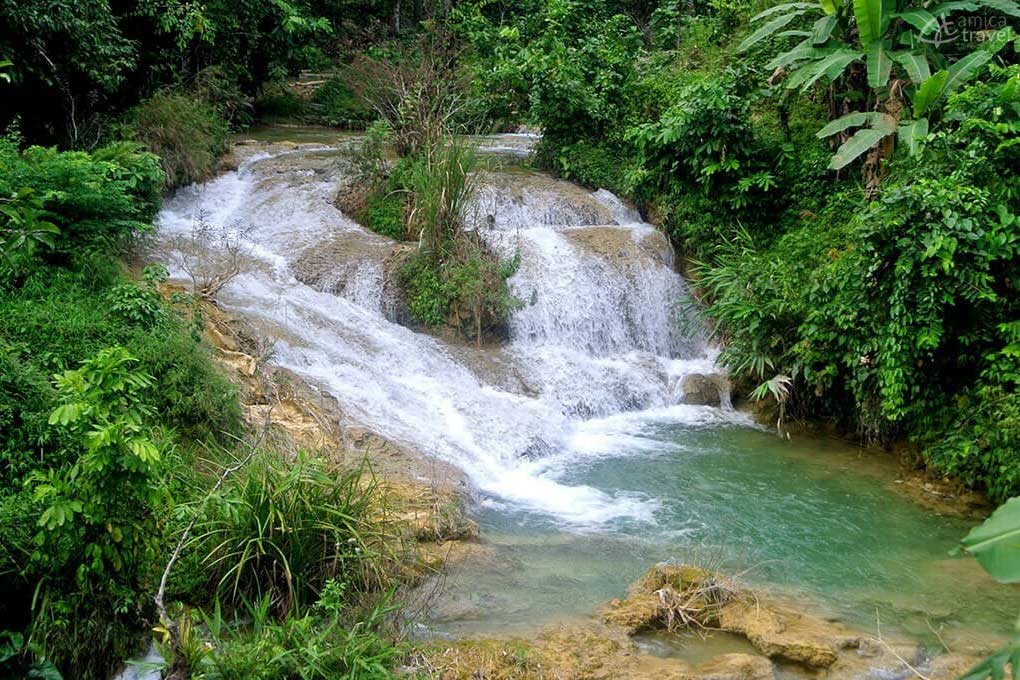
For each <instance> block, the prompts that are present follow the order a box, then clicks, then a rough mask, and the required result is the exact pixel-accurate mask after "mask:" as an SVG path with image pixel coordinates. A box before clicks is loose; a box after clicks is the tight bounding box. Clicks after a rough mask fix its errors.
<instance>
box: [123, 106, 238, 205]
mask: <svg viewBox="0 0 1020 680" xmlns="http://www.w3.org/2000/svg"><path fill="white" fill-rule="evenodd" d="M122 132H123V134H124V135H125V136H127V137H130V138H132V139H135V140H138V141H139V142H141V143H142V144H144V145H145V148H146V149H148V150H149V151H151V152H152V153H154V154H156V155H157V156H159V158H160V160H161V161H162V164H163V172H164V173H165V175H166V179H165V182H164V186H165V188H166V189H173V188H175V187H179V186H184V185H185V184H192V183H194V182H200V181H203V180H206V179H209V177H211V176H212V173H213V171H214V170H215V168H216V159H217V157H218V156H219V155H220V154H221V153H223V152H224V151H226V149H227V137H228V134H229V132H230V130H229V127H228V126H227V123H226V121H225V120H223V118H222V117H221V115H220V111H218V110H217V108H216V106H214V105H213V104H210V103H208V102H205V101H203V100H202V99H201V98H199V97H198V96H197V95H194V94H185V93H179V92H172V91H168V90H165V91H162V92H158V93H157V94H155V95H153V96H152V97H150V98H148V99H145V100H143V101H141V102H140V103H138V104H137V105H135V106H134V107H132V108H131V110H129V111H128V112H127V114H126V116H125V120H124V123H123V126H122Z"/></svg>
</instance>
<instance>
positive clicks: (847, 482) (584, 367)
mask: <svg viewBox="0 0 1020 680" xmlns="http://www.w3.org/2000/svg"><path fill="white" fill-rule="evenodd" d="M527 142H528V139H527V138H526V137H521V136H512V137H509V138H505V139H502V138H500V139H495V140H493V139H489V140H482V141H481V146H480V150H484V149H485V148H489V149H490V150H494V151H498V152H500V153H504V154H509V155H514V156H516V155H520V154H521V149H522V148H524V147H525V146H526V144H527ZM263 148H265V147H263ZM345 155H346V152H345V151H344V150H343V149H342V148H318V149H317V148H313V147H311V146H310V145H309V146H307V147H305V148H297V149H294V148H290V149H287V150H280V149H279V148H278V147H276V148H275V150H272V152H271V153H269V152H262V153H259V154H249V157H248V158H247V160H245V161H244V162H243V163H242V164H241V165H240V167H239V169H238V170H237V171H236V172H230V173H227V174H225V175H223V176H221V177H219V178H218V179H216V180H214V181H212V182H209V183H207V184H205V185H202V186H196V187H190V188H186V189H183V190H181V191H180V192H178V193H177V195H176V196H175V197H174V198H173V199H171V200H170V201H168V202H167V203H166V205H165V207H164V209H163V211H162V213H161V214H160V216H159V227H160V229H159V233H158V236H157V242H158V247H159V249H160V250H161V251H162V252H161V253H160V256H161V257H162V258H164V259H168V260H169V261H170V262H171V263H172V262H175V261H177V262H180V261H181V260H180V257H179V253H177V252H176V251H181V252H182V253H186V254H190V255H195V254H196V252H201V251H209V250H212V251H215V250H216V249H217V247H218V246H217V244H216V243H194V242H189V241H188V236H189V235H191V234H192V232H193V230H194V227H195V223H196V221H198V222H207V223H209V224H213V225H220V226H222V227H225V228H227V229H228V230H231V231H232V232H233V233H234V234H235V235H236V236H237V237H238V238H242V239H243V240H244V242H245V245H246V247H245V249H244V250H245V252H246V253H247V255H246V257H247V260H246V263H245V264H246V266H245V268H244V270H243V273H242V274H241V275H239V276H238V277H236V278H235V279H234V280H232V281H231V282H230V283H229V284H228V285H227V286H226V287H225V288H223V290H222V291H221V292H220V295H219V299H220V302H221V303H222V304H223V305H224V306H225V307H227V308H228V309H230V310H233V311H235V312H237V313H240V314H242V315H244V316H245V317H246V318H247V319H249V320H250V321H252V322H253V323H254V324H256V325H257V326H258V328H259V330H260V332H262V333H264V334H265V335H266V336H267V337H269V338H272V339H274V340H275V343H276V344H275V347H274V351H273V354H272V361H274V362H275V363H277V364H279V365H281V366H284V367H286V368H288V369H290V370H292V371H294V372H295V373H297V374H299V375H301V376H303V377H305V378H307V379H308V380H310V381H312V382H315V383H317V384H319V385H321V386H322V387H323V388H324V389H325V390H327V391H329V392H330V393H332V394H333V395H334V396H335V397H336V398H337V400H338V401H339V403H340V404H341V405H342V407H343V410H344V412H345V414H347V416H348V417H350V418H351V419H352V420H354V421H355V422H357V423H360V424H363V425H366V426H368V427H370V428H371V429H373V430H376V431H378V432H379V433H381V434H383V435H385V436H387V437H389V438H391V439H394V440H398V441H401V442H404V443H407V444H409V445H410V446H412V447H414V448H416V449H417V450H419V451H421V452H422V453H425V454H428V455H431V456H435V457H438V458H440V459H443V460H445V461H448V462H450V463H452V464H453V465H455V466H457V467H458V468H460V469H461V470H463V472H464V473H465V475H466V477H467V478H468V479H469V480H470V481H471V483H472V484H473V486H474V487H475V488H476V489H477V490H478V491H479V497H480V500H481V502H480V503H479V504H478V505H477V506H476V507H475V512H476V518H477V519H478V520H479V522H480V524H481V525H482V527H483V535H484V536H485V539H486V541H487V543H488V545H489V547H491V548H493V549H494V550H495V551H496V554H498V556H499V559H498V560H497V562H498V564H499V566H498V567H493V566H492V565H491V564H488V565H486V564H479V565H476V566H474V567H471V566H469V565H465V566H464V567H463V571H462V572H461V577H462V578H464V579H465V580H466V582H468V583H469V584H470V586H471V587H470V588H469V589H467V591H466V592H465V593H462V594H459V595H458V596H455V597H453V598H449V600H450V602H451V603H452V604H453V605H454V609H455V610H457V611H460V612H461V615H457V616H451V617H450V618H451V620H450V621H449V622H447V623H446V624H445V625H446V630H448V631H450V632H477V631H480V630H490V631H491V630H505V629H506V628H507V626H512V625H517V624H519V625H522V626H524V627H528V626H533V625H535V624H536V623H539V622H541V621H544V620H549V618H550V617H552V616H553V615H554V614H553V613H557V614H558V615H567V614H569V613H575V614H581V613H590V612H591V611H593V610H594V609H595V608H596V607H597V606H598V605H599V604H600V603H602V602H604V601H605V600H607V599H609V598H611V597H617V596H619V595H620V594H622V593H623V592H624V590H625V589H626V586H627V584H628V583H629V582H630V581H632V580H634V579H635V578H636V577H637V576H639V575H640V573H641V572H643V571H644V569H646V568H647V567H648V565H649V564H651V563H654V562H656V561H659V560H663V559H670V558H675V559H681V560H690V559H696V558H697V557H698V555H699V554H700V555H702V556H703V555H704V554H705V551H706V550H707V551H708V552H709V554H710V557H711V559H713V561H714V562H716V563H718V564H720V565H721V566H722V567H723V568H724V569H728V570H732V571H733V572H741V573H748V574H750V576H748V578H749V579H750V580H752V585H754V586H756V587H763V588H767V589H768V590H769V591H770V592H773V593H776V594H782V593H786V594H789V595H791V596H793V597H797V598H800V599H804V600H807V601H809V602H813V603H816V605H817V607H818V609H819V611H820V612H822V613H825V615H828V616H833V617H836V618H841V619H843V620H846V621H849V622H852V623H853V624H854V625H857V626H860V627H864V628H867V627H870V626H872V625H873V624H874V620H875V619H874V616H875V612H876V610H877V609H879V608H881V609H882V622H883V625H886V626H888V627H890V628H892V629H898V630H900V631H909V632H910V633H911V634H912V635H914V636H915V638H916V637H922V636H926V635H929V634H930V630H931V626H932V621H935V622H936V623H937V625H938V626H939V629H940V631H941V637H940V640H941V639H943V638H945V639H947V640H949V643H950V644H953V645H954V646H955V645H956V644H958V643H959V644H961V645H965V644H969V643H968V642H966V640H968V639H970V640H971V641H973V640H972V638H968V637H967V636H968V635H970V634H971V633H972V632H973V633H975V635H977V636H978V637H980V636H986V637H985V638H984V639H987V635H988V633H989V631H996V630H1006V629H1008V626H1009V623H1010V621H1011V619H1012V617H1013V616H1014V614H1015V609H1016V608H1017V607H1018V606H1020V602H1017V597H1016V595H1015V594H1013V593H1008V592H1005V591H1004V590H1002V589H996V588H995V587H994V586H991V585H989V584H988V583H987V582H985V581H983V580H982V579H983V578H984V577H983V576H982V575H981V572H980V570H979V569H977V568H976V567H975V566H973V565H969V566H963V567H961V566H959V565H960V563H959V562H957V561H952V560H949V559H948V558H947V553H948V551H949V550H950V549H951V548H952V547H953V546H954V545H955V544H956V542H957V541H958V540H959V537H960V536H962V535H963V534H964V533H966V531H967V529H968V528H969V526H968V524H967V523H966V522H964V521H960V520H954V519H951V518H945V517H938V516H935V515H933V514H932V513H930V512H927V511H925V510H923V509H921V508H919V507H917V506H916V505H914V504H912V503H911V502H909V501H907V500H904V499H903V498H902V497H901V496H898V495H896V494H895V493H892V492H891V491H890V490H889V489H887V488H885V487H884V486H883V484H886V483H889V480H894V479H896V475H897V474H899V473H898V472H897V469H896V468H895V467H893V468H889V467H882V468H880V469H879V470H878V471H877V472H876V471H875V470H874V469H869V468H868V465H877V463H864V462H862V461H861V456H860V454H859V452H858V451H856V450H852V449H847V447H845V446H844V445H842V444H840V443H838V442H834V441H831V440H826V439H822V438H810V437H801V438H799V439H796V440H795V441H793V442H781V441H779V440H778V439H777V438H776V437H775V436H773V435H771V434H769V433H767V432H764V431H762V430H761V429H760V428H755V427H749V425H750V422H749V421H748V420H747V419H745V418H744V417H743V416H741V415H740V414H738V413H736V412H735V411H733V410H732V409H730V408H728V407H726V406H725V405H724V406H723V407H716V408H713V407H707V406H692V405H685V404H683V403H681V402H682V396H683V395H682V390H681V389H680V387H679V385H680V383H681V379H682V378H683V377H684V376H686V375H689V374H691V373H712V372H715V371H716V370H717V369H716V368H715V366H714V362H713V357H714V351H713V350H712V348H711V347H710V346H709V345H708V344H707V343H706V341H705V339H704V337H703V332H702V331H701V330H700V329H699V327H698V324H697V322H696V318H693V317H691V316H690V315H689V314H688V312H687V310H686V304H687V301H688V295H687V289H686V284H685V283H684V281H683V279H682V278H681V277H680V276H679V275H678V274H677V273H676V272H675V271H674V268H673V262H672V257H673V255H672V251H671V249H670V247H669V244H668V242H667V241H666V239H665V238H664V237H663V236H662V235H661V234H660V233H658V232H657V231H656V230H655V229H654V228H653V227H651V226H650V225H648V224H646V223H644V222H642V221H641V219H640V217H639V215H638V214H637V213H636V212H635V211H633V210H632V209H630V208H629V207H628V206H626V205H625V204H624V203H622V202H621V201H620V200H619V199H618V198H616V197H615V196H613V195H612V194H609V193H608V192H604V191H597V192H589V191H586V190H583V189H580V188H578V187H576V186H574V185H572V184H569V183H567V182H561V181H557V180H552V179H550V178H548V177H545V176H543V175H541V174H538V173H531V172H525V171H522V170H519V169H517V170H507V171H503V172H495V173H492V174H489V175H487V176H486V177H485V178H484V180H483V182H482V183H481V187H480V189H479V191H478V192H477V194H476V196H475V197H474V200H473V202H472V204H471V210H470V211H469V213H470V222H471V223H472V224H473V225H475V228H476V229H477V230H478V232H479V234H481V236H482V237H483V238H484V239H485V240H486V241H487V242H488V243H489V244H490V245H491V246H492V247H493V248H494V249H496V250H497V251H498V252H500V253H502V254H503V255H505V256H507V257H510V256H513V255H515V254H519V256H520V266H519V269H518V271H517V272H516V274H515V275H514V277H513V278H512V279H511V286H512V288H513V291H514V293H515V295H516V296H517V297H519V298H520V299H521V300H523V301H525V302H526V303H527V304H526V306H525V307H524V308H523V309H521V310H519V311H518V312H516V313H515V314H514V316H513V318H512V321H511V324H510V326H511V327H510V340H509V342H508V343H506V344H505V345H504V346H502V347H499V348H491V347H490V348H478V347H474V346H472V345H469V344H451V343H447V342H443V341H441V340H439V339H437V338H434V337H432V336H430V335H428V334H424V333H419V332H415V331H413V330H411V329H409V328H407V327H405V326H403V325H400V324H399V323H397V322H395V321H394V318H395V314H394V312H393V310H394V309H395V307H394V304H393V296H392V290H391V289H392V283H391V281H392V272H391V271H390V268H391V263H392V260H393V255H394V248H395V245H394V244H393V242H391V241H389V240H388V239H385V238H383V237H381V236H378V235H376V234H374V233H371V232H369V231H367V230H365V229H363V228H362V227H361V226H359V225H358V224H356V223H355V222H353V221H352V220H350V219H349V218H347V217H346V216H344V215H343V214H342V213H341V212H340V211H339V210H337V209H336V208H335V207H334V206H333V205H332V203H331V201H332V199H333V196H334V193H335V191H336V187H337V183H338V180H339V178H340V177H342V173H344V172H345V171H346V170H345V168H346V162H345V160H344V159H345ZM184 270H185V268H184V267H181V266H178V267H177V271H176V272H174V273H175V274H176V275H184ZM724 404H725V401H724ZM458 598H460V599H466V600H467V602H461V601H459V599H458ZM464 612H467V614H464ZM441 617H442V613H441V612H440V616H439V618H441ZM978 631H979V632H978ZM960 640H964V642H960Z"/></svg>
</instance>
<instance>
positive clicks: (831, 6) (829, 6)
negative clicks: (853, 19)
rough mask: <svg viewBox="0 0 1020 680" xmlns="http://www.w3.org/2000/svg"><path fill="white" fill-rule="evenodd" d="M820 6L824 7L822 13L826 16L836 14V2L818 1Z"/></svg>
mask: <svg viewBox="0 0 1020 680" xmlns="http://www.w3.org/2000/svg"><path fill="white" fill-rule="evenodd" d="M818 4H820V5H821V6H822V11H823V12H825V13H826V14H835V13H836V0H818Z"/></svg>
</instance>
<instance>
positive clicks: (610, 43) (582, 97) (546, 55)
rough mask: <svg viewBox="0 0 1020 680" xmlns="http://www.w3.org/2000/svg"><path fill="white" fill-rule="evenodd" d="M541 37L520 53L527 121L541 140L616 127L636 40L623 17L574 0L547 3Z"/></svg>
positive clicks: (637, 44) (637, 45)
mask: <svg viewBox="0 0 1020 680" xmlns="http://www.w3.org/2000/svg"><path fill="white" fill-rule="evenodd" d="M544 9H545V13H544V15H543V16H542V28H541V31H540V32H539V33H538V34H537V35H536V36H535V38H534V39H533V40H532V41H531V42H530V43H528V44H527V45H526V46H525V48H524V50H523V51H522V52H521V55H520V57H519V58H520V59H521V60H522V63H521V71H522V73H523V74H524V76H525V78H527V80H528V82H529V83H530V87H529V90H528V94H529V98H530V105H531V112H532V115H533V116H534V117H535V118H536V119H538V120H539V121H541V123H542V126H543V127H544V129H545V134H546V135H548V136H550V137H553V138H563V139H565V140H568V141H573V140H576V139H579V138H582V137H587V136H590V135H593V134H594V135H599V134H600V133H602V132H605V131H607V130H609V129H610V128H612V127H613V126H615V125H616V124H617V122H618V121H619V114H620V111H621V109H622V106H621V102H622V100H623V99H624V98H625V97H626V96H627V92H628V86H629V84H630V82H631V81H632V79H633V78H634V57H635V55H636V54H637V52H638V51H639V50H640V46H641V38H640V35H639V33H638V31H637V29H636V28H635V26H634V23H633V22H632V21H631V20H630V19H628V18H627V17H625V16H622V15H612V16H606V15H605V14H603V13H602V12H599V11H597V10H594V11H593V9H592V5H591V4H590V3H585V2H581V1H578V0H550V1H549V2H548V3H547V4H546V5H545V8H544Z"/></svg>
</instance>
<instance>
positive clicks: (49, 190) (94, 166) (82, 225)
mask: <svg viewBox="0 0 1020 680" xmlns="http://www.w3.org/2000/svg"><path fill="white" fill-rule="evenodd" d="M162 183H163V173H162V172H161V171H160V169H159V162H158V160H157V159H156V157H155V156H152V155H151V154H147V153H141V152H139V148H138V146H137V145H134V144H131V143H126V142H118V143H115V144H111V145H109V146H107V147H104V148H101V149H98V150H96V151H95V152H93V153H91V154H88V153H84V152H80V151H75V152H63V153H62V152H59V151H57V150H56V149H43V148H41V147H30V148H28V149H26V150H25V151H24V152H19V151H18V148H17V146H16V144H15V142H14V141H12V140H10V139H6V140H0V195H2V196H12V195H19V194H20V195H21V198H20V199H18V203H19V204H20V205H19V206H16V207H14V210H13V211H12V212H22V213H23V212H24V210H25V209H26V208H28V209H29V213H28V214H33V213H34V216H33V217H32V218H31V219H34V220H36V222H38V221H39V220H40V219H42V218H43V217H44V218H45V220H44V221H45V222H48V223H51V224H52V225H54V226H56V227H57V228H58V229H59V230H60V238H59V239H55V240H54V246H55V247H56V249H57V250H58V251H60V252H64V253H67V252H70V251H72V250H74V249H77V248H81V247H96V246H101V245H106V246H109V245H113V244H115V243H116V242H117V241H119V240H121V239H123V238H124V237H125V236H128V235H130V234H132V233H134V232H139V231H144V230H145V229H147V228H148V222H149V220H151V219H152V217H153V215H154V214H155V211H156V207H157V205H158V200H159V191H160V187H161V185H162ZM25 188H28V189H30V192H29V193H28V194H25V193H24V189H25ZM5 214H6V218H7V219H8V220H9V219H11V214H7V213H6V211H5ZM47 229H48V228H47Z"/></svg>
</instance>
